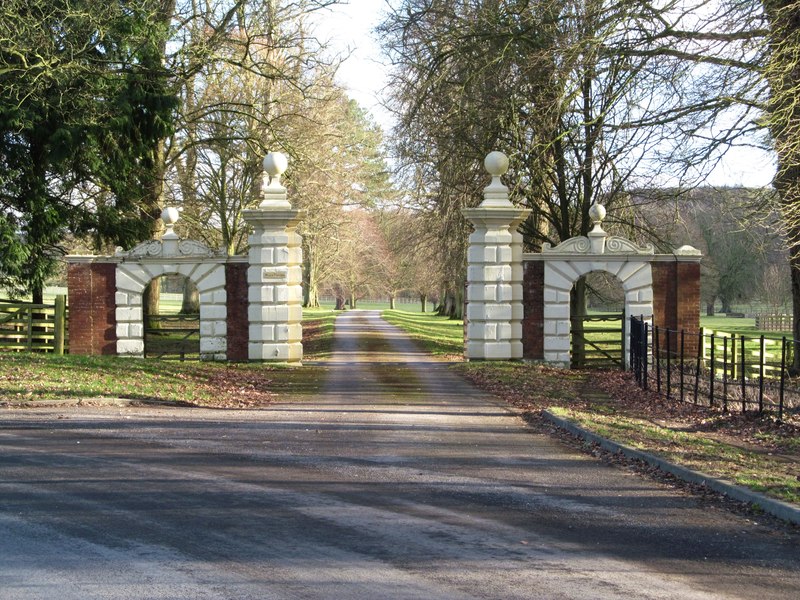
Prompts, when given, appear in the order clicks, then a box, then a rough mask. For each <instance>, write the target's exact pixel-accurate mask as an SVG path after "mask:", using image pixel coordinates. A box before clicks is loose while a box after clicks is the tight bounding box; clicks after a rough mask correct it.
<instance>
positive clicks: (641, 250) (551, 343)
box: [524, 205, 654, 367]
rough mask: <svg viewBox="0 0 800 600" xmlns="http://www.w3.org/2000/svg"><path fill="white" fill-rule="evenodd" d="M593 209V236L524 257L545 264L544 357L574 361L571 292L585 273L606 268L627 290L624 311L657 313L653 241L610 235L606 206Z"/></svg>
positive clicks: (648, 315)
mask: <svg viewBox="0 0 800 600" xmlns="http://www.w3.org/2000/svg"><path fill="white" fill-rule="evenodd" d="M592 209H593V210H592V211H591V212H590V214H591V216H592V218H593V220H594V223H595V226H594V229H593V230H592V231H591V232H590V233H589V236H588V237H584V236H580V237H574V238H571V239H569V240H566V241H565V242H563V243H561V244H559V245H558V246H556V247H555V248H552V247H550V245H549V244H544V247H543V248H542V252H541V254H526V255H525V257H524V260H529V261H543V262H544V360H545V362H547V363H552V364H554V365H559V366H565V367H568V366H569V365H570V328H571V321H570V304H569V298H570V291H571V290H572V286H573V285H574V283H575V282H576V281H577V280H578V279H579V278H580V277H582V276H583V275H587V274H588V273H591V272H593V271H605V272H606V273H611V274H612V275H614V276H615V277H616V278H617V279H618V280H619V282H620V283H621V284H622V289H623V290H624V291H625V315H626V316H630V315H643V316H644V317H645V318H646V319H651V318H652V315H653V272H652V268H651V266H650V263H651V261H652V260H653V257H654V250H653V246H652V245H647V246H643V247H639V246H637V245H636V244H634V243H633V242H631V241H630V240H626V239H624V238H620V237H615V236H608V235H607V234H606V232H605V231H603V228H602V225H601V224H602V219H603V217H604V216H605V209H603V207H602V206H599V205H595V206H593V207H592ZM628 326H629V324H628V322H627V319H626V320H625V323H624V327H625V345H626V347H625V349H624V356H625V360H626V361H627V360H628V357H629V354H628V350H629V349H628V344H629V340H628V335H627V333H628Z"/></svg>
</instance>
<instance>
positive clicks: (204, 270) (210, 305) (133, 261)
mask: <svg viewBox="0 0 800 600" xmlns="http://www.w3.org/2000/svg"><path fill="white" fill-rule="evenodd" d="M167 210H169V209H167ZM167 210H165V211H164V216H165V217H167V218H165V219H164V220H165V222H166V223H167V233H165V234H164V236H163V238H162V239H161V240H150V241H148V242H144V243H142V244H139V245H138V246H136V247H135V248H133V250H131V251H129V252H122V251H118V252H117V253H116V255H115V257H114V260H115V261H116V262H117V269H116V280H117V293H116V318H117V354H119V355H122V356H144V319H143V317H144V315H143V312H142V310H143V308H142V294H143V293H144V289H145V287H147V285H148V284H149V283H150V282H151V281H152V280H153V279H155V278H157V277H161V276H162V275H183V276H184V277H186V278H188V279H189V280H190V281H191V282H192V283H194V284H195V285H196V286H197V291H198V293H199V295H200V357H201V358H202V359H204V360H225V359H226V358H227V350H228V347H227V316H228V312H227V305H226V304H227V296H226V293H225V263H226V262H228V261H229V259H228V257H227V256H225V255H222V254H220V253H219V252H217V251H215V250H212V249H211V248H209V247H208V246H206V245H205V244H203V243H202V242H196V241H193V240H180V239H178V237H177V235H176V234H175V233H174V232H173V231H172V225H173V224H174V221H175V220H177V217H176V218H175V219H174V220H173V221H172V222H169V218H168V215H167ZM173 210H174V209H173Z"/></svg>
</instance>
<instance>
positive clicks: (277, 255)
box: [243, 152, 305, 363]
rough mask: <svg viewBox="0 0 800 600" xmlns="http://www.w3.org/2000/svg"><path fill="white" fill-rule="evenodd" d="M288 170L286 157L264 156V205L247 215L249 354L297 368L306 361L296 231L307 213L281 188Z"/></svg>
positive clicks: (300, 255)
mask: <svg viewBox="0 0 800 600" xmlns="http://www.w3.org/2000/svg"><path fill="white" fill-rule="evenodd" d="M286 167H287V161H286V158H285V157H284V156H283V155H282V154H280V153H277V152H275V153H273V152H271V153H269V154H268V155H267V156H266V158H265V159H264V170H265V171H266V173H267V175H268V176H267V175H265V178H264V185H263V187H262V190H261V195H262V202H261V204H260V205H259V207H258V209H256V210H246V211H244V213H243V217H244V220H245V221H246V222H247V223H248V225H250V226H251V227H252V228H253V232H252V233H251V235H250V237H249V244H250V254H249V261H250V267H249V268H248V270H247V284H248V313H247V314H248V318H249V321H250V326H249V344H248V349H247V352H248V358H249V359H250V360H258V361H275V362H290V363H298V362H300V361H301V360H302V359H303V343H302V341H303V325H302V319H303V288H302V284H303V272H302V264H303V249H302V238H301V237H300V235H299V234H298V233H297V231H296V228H297V225H298V224H299V223H300V221H302V220H303V218H304V217H305V211H302V210H295V209H293V208H292V207H291V204H290V203H289V201H288V199H287V193H286V188H285V187H283V186H282V185H281V183H280V178H281V174H282V173H283V172H284V170H285V169H286Z"/></svg>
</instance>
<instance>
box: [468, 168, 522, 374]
mask: <svg viewBox="0 0 800 600" xmlns="http://www.w3.org/2000/svg"><path fill="white" fill-rule="evenodd" d="M484 165H485V167H486V170H487V171H488V172H489V173H490V174H491V175H492V183H491V184H490V185H489V186H488V187H487V188H486V189H485V190H484V200H483V202H482V203H481V204H480V206H479V207H478V208H472V209H464V210H462V213H463V214H464V216H465V217H466V218H467V219H468V220H469V221H470V222H471V223H472V225H473V227H474V231H473V233H472V234H471V235H470V237H469V254H468V261H469V266H468V268H467V314H466V315H464V318H465V320H466V322H467V326H466V336H467V339H466V350H465V351H466V357H467V359H468V360H512V359H520V358H522V317H523V307H522V234H520V233H519V232H517V227H518V226H519V224H520V223H521V222H522V221H523V220H524V219H525V218H526V217H527V216H528V214H529V213H530V210H526V209H519V208H516V207H515V206H514V205H512V204H511V202H509V200H508V188H507V187H506V186H505V185H503V183H502V182H501V181H500V176H501V175H503V174H504V173H505V172H506V170H507V169H508V158H506V156H505V155H504V154H502V153H500V152H492V153H491V154H489V155H488V156H487V157H486V160H485V161H484Z"/></svg>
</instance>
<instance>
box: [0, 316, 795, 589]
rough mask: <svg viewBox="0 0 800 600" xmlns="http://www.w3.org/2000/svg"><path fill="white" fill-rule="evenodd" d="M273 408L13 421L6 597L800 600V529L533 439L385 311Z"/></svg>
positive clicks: (0, 579) (4, 544)
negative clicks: (756, 518)
mask: <svg viewBox="0 0 800 600" xmlns="http://www.w3.org/2000/svg"><path fill="white" fill-rule="evenodd" d="M329 373H330V374H329V378H328V380H327V383H326V384H325V393H324V394H322V395H320V396H319V397H317V398H315V399H314V400H313V401H312V402H308V401H305V402H297V401H294V402H278V403H276V404H275V405H273V406H271V407H269V408H268V409H264V410H250V411H221V410H201V409H187V408H132V407H126V408H119V407H107V408H80V407H70V408H51V409H30V410H19V409H17V410H3V411H2V412H0V599H2V600H6V599H8V600H10V599H14V600H27V599H33V598H54V599H57V600H71V599H76V600H77V599H80V600H85V599H89V598H103V599H123V598H136V599H145V598H146V599H166V598H170V599H172V598H191V599H205V598H208V599H223V598H224V599H233V598H235V599H246V598H253V599H256V598H257V599H271V598H298V599H300V598H326V599H327V598H330V599H343V600H346V599H356V598H358V599H365V598H391V599H411V598H418V599H426V600H428V599H478V598H498V599H512V598H526V599H530V598H546V599H558V598H592V599H605V598H609V599H610V598H643V599H644V598H646V599H651V598H663V599H667V598H669V599H675V598H680V599H706V598H742V599H744V598H747V599H752V598H758V599H759V600H767V599H769V598H787V599H788V598H792V599H795V600H796V599H797V598H800V546H798V541H799V538H798V536H797V535H796V534H792V533H788V532H787V531H778V530H773V529H769V528H767V527H765V526H762V525H757V524H754V523H753V522H751V521H748V520H747V519H745V518H743V517H740V516H736V515H733V514H729V513H727V512H724V511H723V510H720V509H715V508H713V507H708V506H704V505H702V504H701V503H700V502H699V501H698V500H697V499H695V498H692V497H688V496H685V495H683V494H681V493H679V492H676V491H674V490H671V489H668V488H666V487H663V486H661V485H659V484H658V483H654V482H650V481H648V480H645V479H642V478H640V477H639V476H637V475H635V474H632V473H629V472H627V471H624V470H621V469H617V468H614V467H609V466H606V465H604V464H603V463H601V462H599V461H597V460H595V459H593V458H592V457H590V456H586V455H583V454H578V453H575V452H574V451H573V450H571V449H569V448H566V447H564V446H563V445H561V444H560V443H559V442H558V441H556V440H554V439H553V438H551V437H548V436H547V435H544V434H540V433H536V432H534V431H532V430H531V429H530V428H529V427H527V426H526V425H525V424H524V423H523V421H522V420H521V419H520V418H519V417H517V416H515V415H514V414H513V413H512V412H510V411H508V410H507V409H506V408H505V407H504V406H503V405H502V404H501V403H500V402H499V401H497V400H496V399H494V398H492V397H491V396H488V395H486V394H484V393H482V392H479V391H477V390H476V389H475V388H473V387H471V386H470V385H469V384H467V383H466V382H464V381H463V380H461V379H459V378H457V377H456V376H454V375H453V374H451V373H449V372H448V369H447V366H446V365H445V364H442V363H439V362H436V361H435V360H434V359H432V358H430V357H428V356H426V355H424V354H422V353H420V352H419V351H418V350H417V349H416V348H415V347H414V346H413V345H412V344H411V343H410V342H409V341H408V340H407V339H406V338H405V337H404V336H403V335H402V334H401V333H400V332H399V331H398V330H396V329H394V328H393V327H391V326H389V325H387V324H386V323H384V322H383V321H381V320H380V319H379V317H378V316H377V314H376V313H370V312H361V311H352V312H348V313H346V314H345V315H343V316H342V317H340V318H339V320H338V321H337V328H336V352H335V354H334V357H333V359H332V361H331V365H330V369H329Z"/></svg>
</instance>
